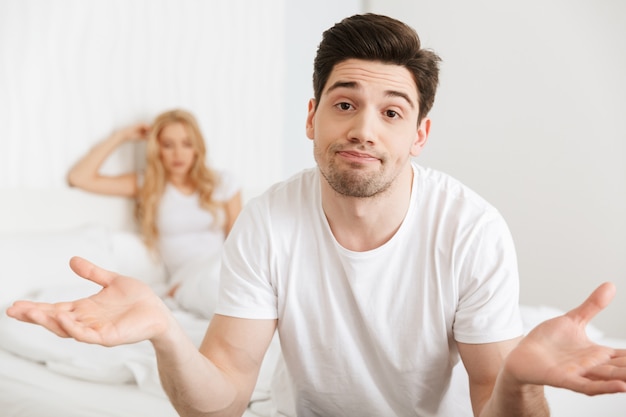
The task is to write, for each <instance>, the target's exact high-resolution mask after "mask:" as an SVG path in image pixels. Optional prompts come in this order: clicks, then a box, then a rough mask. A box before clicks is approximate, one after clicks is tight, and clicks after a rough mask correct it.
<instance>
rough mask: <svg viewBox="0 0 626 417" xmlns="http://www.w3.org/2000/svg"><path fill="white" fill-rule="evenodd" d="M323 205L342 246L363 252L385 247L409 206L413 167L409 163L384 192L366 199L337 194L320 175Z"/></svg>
mask: <svg viewBox="0 0 626 417" xmlns="http://www.w3.org/2000/svg"><path fill="white" fill-rule="evenodd" d="M320 181H321V190H322V207H323V209H324V214H325V215H326V219H327V220H328V224H329V226H330V229H331V230H332V232H333V235H334V236H335V239H336V240H337V242H339V244H340V245H341V246H343V247H344V248H346V249H349V250H352V251H355V252H364V251H368V250H372V249H375V248H377V247H379V246H382V245H383V244H385V243H386V242H387V241H389V240H390V239H391V238H392V237H393V235H394V234H395V233H396V232H397V231H398V229H399V228H400V225H401V224H402V222H403V220H404V217H405V216H406V213H407V211H408V209H409V203H410V200H411V188H412V184H413V167H412V166H411V165H410V164H409V166H408V169H406V170H404V171H403V172H402V173H400V175H399V176H398V178H396V180H395V181H394V182H393V184H392V185H391V186H390V187H389V188H388V189H386V190H385V191H383V192H381V193H379V194H377V195H375V196H373V197H367V198H357V197H347V196H344V195H340V194H338V193H337V192H336V191H335V190H333V189H332V187H331V186H330V185H329V184H328V182H327V181H326V179H324V177H323V176H321V177H320Z"/></svg>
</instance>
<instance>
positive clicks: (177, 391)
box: [153, 326, 247, 417]
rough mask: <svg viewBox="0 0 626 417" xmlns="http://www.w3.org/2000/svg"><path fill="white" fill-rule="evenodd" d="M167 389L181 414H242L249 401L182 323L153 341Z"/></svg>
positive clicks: (194, 415)
mask: <svg viewBox="0 0 626 417" xmlns="http://www.w3.org/2000/svg"><path fill="white" fill-rule="evenodd" d="M153 346H154V349H155V352H156V355H157V362H158V367H159V376H160V378H161V383H162V385H163V389H164V390H165V392H166V393H167V395H168V397H169V399H170V401H171V402H172V405H173V406H174V408H175V409H176V411H178V413H179V414H180V416H181V417H200V416H203V417H204V416H222V415H224V416H238V415H241V414H243V412H244V410H245V407H246V405H247V401H246V400H245V399H243V400H242V399H241V398H238V397H240V395H238V393H237V390H236V388H235V385H234V384H233V383H232V381H229V380H228V379H227V378H226V376H225V375H224V374H223V373H222V372H221V371H220V370H219V369H218V368H217V367H216V366H215V365H214V364H213V363H211V361H210V360H209V359H208V358H206V357H205V356H204V355H202V354H201V353H200V352H199V351H198V349H197V348H196V347H195V346H194V345H193V343H192V342H191V341H190V340H189V338H188V337H187V336H186V335H185V334H184V332H183V331H182V329H181V328H180V327H178V326H173V328H172V330H171V331H169V332H168V334H167V335H165V336H163V337H161V338H160V340H159V341H158V342H156V341H153Z"/></svg>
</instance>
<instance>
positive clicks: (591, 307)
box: [567, 282, 616, 325]
mask: <svg viewBox="0 0 626 417" xmlns="http://www.w3.org/2000/svg"><path fill="white" fill-rule="evenodd" d="M615 291H616V289H615V285H613V284H612V283H610V282H605V283H604V284H602V285H600V286H599V287H598V288H596V289H595V290H594V291H593V292H592V293H591V295H589V297H587V299H586V300H585V301H584V302H583V303H582V304H581V305H579V306H578V307H576V308H574V309H573V310H570V311H569V312H568V313H567V315H568V316H570V317H571V318H573V319H575V320H576V321H578V322H580V323H582V324H583V325H586V324H587V323H589V321H591V319H593V318H594V317H595V316H596V315H597V314H598V313H599V312H600V311H602V310H604V309H605V308H606V307H607V306H608V305H609V303H610V302H611V300H612V299H613V297H614V296H615Z"/></svg>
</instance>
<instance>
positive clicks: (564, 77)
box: [366, 0, 626, 336]
mask: <svg viewBox="0 0 626 417" xmlns="http://www.w3.org/2000/svg"><path fill="white" fill-rule="evenodd" d="M366 8H367V10H368V11H373V12H377V13H383V14H388V15H391V16H394V17H397V18H400V19H402V20H404V21H405V22H407V23H408V24H410V25H411V26H413V27H414V28H415V29H416V30H417V31H418V33H419V34H420V37H421V38H422V41H423V43H424V44H425V45H426V46H427V47H429V48H432V49H434V50H435V51H436V52H437V53H438V54H439V55H440V56H441V57H442V58H443V65H442V76H441V86H440V90H439V93H438V96H437V99H436V100H435V106H434V109H433V111H432V113H431V116H432V119H433V128H432V133H431V137H430V140H429V143H428V144H427V146H426V149H425V152H424V154H423V155H422V156H421V157H420V159H419V161H420V162H421V163H422V164H424V165H429V166H432V167H435V168H438V169H441V170H443V171H446V172H448V173H450V174H452V175H454V176H456V177H457V178H459V179H461V180H462V181H464V182H465V183H466V184H468V185H469V186H471V187H472V188H474V189H475V190H477V191H478V192H479V193H481V194H482V195H483V196H485V197H486V198H487V199H488V200H489V201H490V202H492V203H493V204H494V205H495V206H496V207H498V208H499V209H500V210H501V211H502V213H503V214H504V216H505V217H506V219H507V221H508V223H509V226H510V228H511V230H512V233H513V236H514V239H515V241H516V244H517V249H518V256H519V261H520V272H521V301H522V302H524V303H527V304H537V305H541V304H547V305H553V306H557V307H559V308H561V309H569V308H570V307H573V306H575V305H577V304H578V303H579V302H581V301H582V300H583V299H584V298H585V297H586V295H587V293H588V292H590V291H591V290H592V289H593V288H595V286H596V285H597V284H599V283H601V282H603V281H606V280H610V281H613V282H615V283H616V285H617V287H618V294H617V296H616V298H615V300H614V301H613V303H612V305H611V306H609V308H608V309H607V310H606V311H604V312H603V313H601V314H600V315H599V316H598V317H597V320H595V321H594V324H596V325H598V326H600V327H601V328H602V329H603V330H604V331H605V332H607V333H609V334H612V335H618V336H626V325H624V321H623V317H625V316H626V129H624V126H623V124H624V117H625V115H626V76H625V74H626V48H625V47H624V40H625V39H626V2H623V1H617V0H615V1H612V0H575V1H572V0H552V1H544V0H527V1H523V2H502V1H498V0H477V1H471V2H465V1H455V0H421V1H408V0H407V1H403V0H370V1H368V2H367V7H366Z"/></svg>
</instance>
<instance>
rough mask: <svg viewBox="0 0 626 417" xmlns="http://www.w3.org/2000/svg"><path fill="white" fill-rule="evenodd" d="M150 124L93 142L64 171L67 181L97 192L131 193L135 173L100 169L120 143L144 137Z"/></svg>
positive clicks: (131, 127) (135, 181)
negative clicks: (103, 172)
mask: <svg viewBox="0 0 626 417" xmlns="http://www.w3.org/2000/svg"><path fill="white" fill-rule="evenodd" d="M149 130H150V126H149V125H146V124H143V123H140V124H136V125H133V126H129V127H127V128H124V129H121V130H118V131H116V132H115V133H113V134H112V135H111V136H109V137H108V138H107V139H105V140H104V141H102V142H100V143H98V144H97V145H96V146H94V147H93V148H92V149H91V150H90V151H89V152H88V153H87V154H86V155H85V156H84V157H83V158H82V159H80V160H79V161H78V162H77V163H76V165H74V166H73V167H72V169H71V170H70V172H69V173H68V175H67V182H68V184H69V185H70V186H72V187H78V188H80V189H82V190H85V191H90V192H93V193H97V194H107V195H118V196H123V197H134V196H135V194H136V193H137V176H136V174H135V173H129V174H123V175H119V176H103V175H100V173H99V170H100V167H101V166H102V164H103V163H104V161H105V160H106V159H107V158H108V157H109V155H110V154H111V153H112V152H113V151H114V150H115V149H116V148H117V147H118V146H120V145H121V144H122V143H124V142H126V141H129V140H134V139H142V138H145V136H146V134H147V132H148V131H149Z"/></svg>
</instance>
